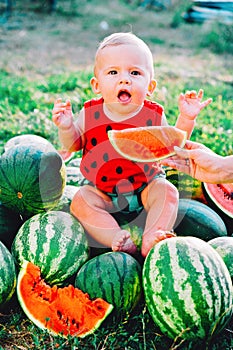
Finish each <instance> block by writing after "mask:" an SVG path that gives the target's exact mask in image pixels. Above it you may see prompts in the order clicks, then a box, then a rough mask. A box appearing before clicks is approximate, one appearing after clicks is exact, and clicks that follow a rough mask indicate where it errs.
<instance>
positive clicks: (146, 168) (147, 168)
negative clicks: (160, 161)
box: [144, 164, 149, 173]
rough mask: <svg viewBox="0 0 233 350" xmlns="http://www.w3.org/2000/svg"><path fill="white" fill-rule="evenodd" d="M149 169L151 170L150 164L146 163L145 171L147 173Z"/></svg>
mask: <svg viewBox="0 0 233 350" xmlns="http://www.w3.org/2000/svg"><path fill="white" fill-rule="evenodd" d="M148 170H149V165H148V164H145V165H144V171H145V173H146V172H147V171H148Z"/></svg>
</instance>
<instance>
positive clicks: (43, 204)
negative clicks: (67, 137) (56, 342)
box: [0, 145, 65, 218]
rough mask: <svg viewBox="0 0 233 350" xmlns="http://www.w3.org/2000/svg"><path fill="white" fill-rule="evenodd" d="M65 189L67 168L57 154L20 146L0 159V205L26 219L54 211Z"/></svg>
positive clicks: (13, 148) (28, 146) (33, 147)
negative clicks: (50, 210)
mask: <svg viewBox="0 0 233 350" xmlns="http://www.w3.org/2000/svg"><path fill="white" fill-rule="evenodd" d="M64 186H65V165H64V162H63V160H62V158H61V156H60V155H59V154H58V152H56V151H51V152H43V151H41V149H40V148H39V147H36V145H35V146H32V145H19V146H15V147H12V148H10V149H8V151H6V152H4V153H3V155H2V156H1V158H0V201H1V202H2V204H3V205H5V206H6V207H8V208H10V209H12V210H14V211H16V212H18V213H19V214H20V215H22V216H23V217H25V218H27V217H31V216H33V215H35V214H37V213H40V212H43V211H45V210H49V209H52V208H53V207H54V206H55V205H56V204H57V203H58V201H59V199H60V197H61V196H62V193H63V190H64Z"/></svg>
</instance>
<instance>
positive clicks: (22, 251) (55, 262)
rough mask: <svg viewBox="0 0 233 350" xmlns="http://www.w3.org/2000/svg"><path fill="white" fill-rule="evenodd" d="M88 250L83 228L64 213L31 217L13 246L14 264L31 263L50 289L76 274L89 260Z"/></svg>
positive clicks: (56, 212)
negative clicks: (51, 286) (39, 271)
mask: <svg viewBox="0 0 233 350" xmlns="http://www.w3.org/2000/svg"><path fill="white" fill-rule="evenodd" d="M88 250H89V248H88V242H87V238H86V235H85V233H84V229H83V227H82V226H81V224H80V223H79V222H78V221H77V220H76V219H75V218H74V217H73V216H72V215H71V214H69V213H66V212H63V211H50V212H47V213H40V214H37V215H34V216H33V217H31V218H30V219H28V220H27V221H25V223H24V224H23V225H22V226H21V227H20V229H19V231H18V233H17V235H16V236H15V239H14V241H13V244H12V254H13V256H14V258H15V260H16V262H17V264H18V265H20V266H22V264H23V262H24V261H25V260H26V261H30V262H32V263H33V264H35V265H36V266H38V267H40V269H41V274H42V277H43V278H44V279H45V280H46V282H47V283H49V284H51V285H54V284H61V283H62V282H63V281H64V280H65V279H67V278H68V277H70V276H72V275H73V274H75V273H76V272H77V271H78V269H79V267H80V266H81V265H82V264H84V262H85V261H86V260H87V259H88V256H89V251H88Z"/></svg>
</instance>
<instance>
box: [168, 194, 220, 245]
mask: <svg viewBox="0 0 233 350" xmlns="http://www.w3.org/2000/svg"><path fill="white" fill-rule="evenodd" d="M174 230H175V232H176V234H177V236H194V237H197V238H200V239H202V240H204V241H209V240H210V239H212V238H215V237H220V236H227V228H226V225H225V224H224V221H223V220H222V219H221V217H220V216H219V215H218V214H217V213H216V212H215V211H214V210H213V209H211V208H210V207H208V205H206V204H204V203H201V202H199V201H196V200H194V199H186V198H182V199H180V200H179V207H178V215H177V219H176V222H175V225H174Z"/></svg>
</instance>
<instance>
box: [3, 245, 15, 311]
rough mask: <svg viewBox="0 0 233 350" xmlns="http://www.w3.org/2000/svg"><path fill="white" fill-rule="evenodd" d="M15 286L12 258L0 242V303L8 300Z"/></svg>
mask: <svg viewBox="0 0 233 350" xmlns="http://www.w3.org/2000/svg"><path fill="white" fill-rule="evenodd" d="M15 288H16V268H15V263H14V259H13V257H12V255H11V253H10V251H9V250H8V249H7V248H6V246H5V245H4V244H3V243H2V242H0V305H3V304H5V303H6V302H8V301H9V300H10V299H11V297H12V296H13V294H14V292H15Z"/></svg>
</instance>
